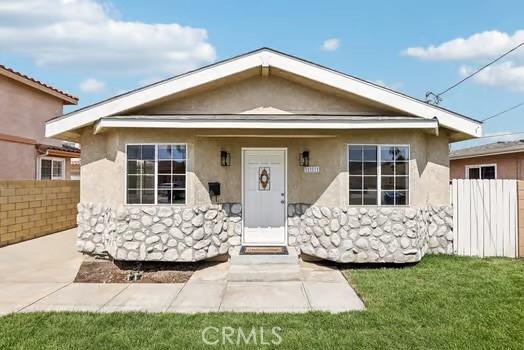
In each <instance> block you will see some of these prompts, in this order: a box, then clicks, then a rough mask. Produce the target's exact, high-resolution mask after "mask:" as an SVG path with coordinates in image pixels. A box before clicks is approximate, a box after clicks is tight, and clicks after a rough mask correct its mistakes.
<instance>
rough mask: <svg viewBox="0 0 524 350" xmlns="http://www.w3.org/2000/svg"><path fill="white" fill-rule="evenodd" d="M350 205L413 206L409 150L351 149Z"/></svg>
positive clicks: (349, 154)
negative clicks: (410, 198) (410, 200)
mask: <svg viewBox="0 0 524 350" xmlns="http://www.w3.org/2000/svg"><path fill="white" fill-rule="evenodd" d="M348 173H349V204H350V205H407V204H409V146H397V145H349V146H348Z"/></svg>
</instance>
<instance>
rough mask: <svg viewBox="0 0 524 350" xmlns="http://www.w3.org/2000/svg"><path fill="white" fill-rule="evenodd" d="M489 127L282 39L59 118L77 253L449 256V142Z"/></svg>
mask: <svg viewBox="0 0 524 350" xmlns="http://www.w3.org/2000/svg"><path fill="white" fill-rule="evenodd" d="M481 132H482V127H481V123H480V122H478V121H476V120H473V119H471V118H468V117H465V116H462V115H460V114H457V113H454V112H452V111H449V110H446V109H443V108H440V107H438V106H434V105H431V104H428V103H425V102H422V101H420V100H417V99H414V98H411V97H409V96H406V95H403V94H401V93H398V92H395V91H392V90H390V89H388V88H385V87H382V86H378V85H376V84H373V83H370V82H367V81H365V80H361V79H358V78H355V77H352V76H349V75H346V74H343V73H340V72H337V71H335V70H332V69H329V68H326V67H323V66H320V65H317V64H314V63H312V62H308V61H305V60H302V59H300V58H297V57H293V56H290V55H287V54H284V53H282V52H278V51H275V50H272V49H267V48H263V49H259V50H256V51H253V52H249V53H246V54H243V55H240V56H237V57H233V58H231V59H228V60H225V61H222V62H218V63H216V64H213V65H210V66H207V67H203V68H201V69H197V70H194V71H191V72H188V73H185V74H181V75H178V76H175V77H173V78H169V79H166V80H163V81H160V82H158V83H155V84H152V85H149V86H146V87H143V88H140V89H137V90H134V91H130V92H128V93H125V94H122V95H118V96H115V97H113V98H110V99H108V100H105V101H102V102H99V103H97V104H94V105H92V106H89V107H86V108H83V109H80V110H78V111H75V112H72V113H69V114H66V115H64V116H61V117H58V118H54V119H52V120H50V121H48V122H47V123H46V135H47V136H48V137H57V138H62V139H66V140H69V141H72V142H80V143H81V144H82V156H81V169H82V171H81V182H80V183H81V202H80V203H79V205H78V209H79V214H78V224H79V229H78V249H79V250H80V251H82V252H85V253H87V254H101V255H109V256H111V257H113V258H114V259H117V260H139V261H157V260H160V261H198V260H203V259H207V258H212V257H215V256H217V255H221V254H226V253H228V252H229V253H230V254H236V253H237V252H238V247H239V246H257V245H258V246H287V247H288V248H289V249H291V248H293V249H294V250H295V251H298V252H299V253H301V254H305V255H310V256H315V257H319V258H323V259H329V260H332V261H342V262H353V261H354V262H395V263H404V262H412V261H418V260H420V259H421V257H422V256H423V255H424V254H425V253H427V252H438V253H445V252H450V249H451V242H452V239H453V236H452V234H451V228H452V223H453V220H452V215H453V214H452V210H451V208H450V206H449V185H448V182H449V158H448V143H449V142H450V141H458V140H466V139H470V138H474V137H478V136H480V135H481Z"/></svg>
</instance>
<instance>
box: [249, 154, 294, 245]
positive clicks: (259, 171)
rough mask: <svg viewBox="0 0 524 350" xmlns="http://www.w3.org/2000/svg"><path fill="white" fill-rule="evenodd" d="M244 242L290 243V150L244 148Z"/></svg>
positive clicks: (265, 243)
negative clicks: (287, 215)
mask: <svg viewBox="0 0 524 350" xmlns="http://www.w3.org/2000/svg"><path fill="white" fill-rule="evenodd" d="M242 152H243V154H242V156H243V157H242V159H243V167H244V171H243V179H242V181H243V189H244V203H243V204H244V205H243V210H242V211H243V222H244V232H243V239H242V241H243V243H244V244H254V245H256V244H260V245H271V244H273V245H284V244H286V151H285V150H284V149H244V150H243V151H242Z"/></svg>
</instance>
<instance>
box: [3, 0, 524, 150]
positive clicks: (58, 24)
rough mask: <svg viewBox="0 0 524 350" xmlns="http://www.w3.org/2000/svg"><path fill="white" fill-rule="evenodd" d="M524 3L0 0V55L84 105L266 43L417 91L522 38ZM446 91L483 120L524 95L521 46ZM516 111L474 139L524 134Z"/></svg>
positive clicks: (437, 86)
mask: <svg viewBox="0 0 524 350" xmlns="http://www.w3.org/2000/svg"><path fill="white" fill-rule="evenodd" d="M522 13H524V2H523V1H487V0H485V1H481V0H477V1H457V0H455V1H448V0H441V1H439V2H438V3H429V2H421V1H401V0H399V1H373V0H367V1H365V2H364V1H327V0H324V1H303V0H302V1H272V0H266V1H263V2H260V1H256V2H255V1H232V0H221V1H174V0H155V1H151V0H150V1H145V0H144V1H143V0H111V1H106V0H0V64H4V65H6V66H8V67H11V68H13V69H15V70H17V71H20V72H23V73H24V74H27V75H29V76H31V77H33V78H36V79H39V80H41V81H44V82H46V83H48V84H51V85H53V86H55V87H57V88H59V89H62V90H64V91H66V92H68V93H70V94H73V95H75V96H77V97H79V98H80V102H79V107H81V106H85V105H89V104H91V103H94V102H97V101H99V100H102V99H105V98H108V97H111V96H113V95H116V94H119V93H122V92H125V91H128V90H132V89H135V88H137V87H140V86H143V85H146V84H149V83H152V82H154V81H157V80H160V79H162V78H166V77H169V76H172V75H175V74H178V73H182V72H185V71H187V70H191V69H194V68H198V67H200V66H203V65H207V64H210V63H213V62H216V61H218V60H222V59H227V58H229V57H231V56H235V55H238V54H241V53H244V52H247V51H251V50H254V49H257V48H260V47H271V48H274V49H277V50H280V51H283V52H286V53H289V54H292V55H295V56H298V57H301V58H304V59H307V60H310V61H313V62H316V63H319V64H321V65H324V66H328V67H331V68H334V69H336V70H340V71H342V72H345V73H348V74H351V75H355V76H357V77H359V78H363V79H366V80H369V81H372V82H375V83H378V84H382V85H385V86H388V87H390V88H392V89H394V90H398V91H400V92H403V93H406V94H408V95H411V96H413V97H416V98H420V99H424V98H425V94H426V92H428V91H432V92H434V93H438V92H441V91H443V90H445V89H446V88H447V87H449V86H451V85H452V84H454V83H455V82H457V81H458V80H460V79H462V78H463V77H464V76H465V75H467V74H468V73H469V72H471V71H473V70H474V69H476V68H478V67H480V66H482V65H484V64H485V63H487V62H489V61H490V60H492V59H494V58H496V57H497V56H498V55H500V54H502V53H504V52H505V51H507V50H509V49H510V48H512V47H514V46H516V45H517V44H519V43H520V42H524V21H523V18H524V17H523V16H522ZM442 97H443V101H442V102H441V103H440V105H441V106H443V107H446V108H449V109H452V110H454V111H456V112H458V113H461V114H465V115H467V116H470V117H472V118H475V119H480V120H481V119H484V118H486V117H488V116H491V115H493V114H495V113H498V112H500V111H502V110H505V109H507V108H509V107H511V106H513V105H516V104H518V103H520V102H524V47H523V48H521V49H520V50H518V51H516V52H514V53H513V54H511V55H509V56H507V57H505V58H504V59H503V60H501V61H499V62H497V63H496V64H494V65H492V66H490V67H489V68H488V69H486V70H484V71H483V72H482V73H480V74H478V75H476V76H475V77H474V78H472V79H470V80H468V81H467V82H465V83H463V84H461V85H459V86H458V87H457V88H455V89H453V90H451V91H450V92H448V93H446V94H444V95H443V96H442ZM76 108H77V107H74V108H68V109H66V111H70V110H73V109H76ZM523 120H524V106H523V107H522V108H520V109H516V110H514V111H512V112H509V113H506V114H504V115H502V116H500V117H497V118H493V119H491V120H489V121H487V122H486V123H485V124H484V134H485V135H487V136H496V135H499V134H505V133H511V132H523V133H522V134H520V135H512V136H498V137H490V138H485V139H482V140H476V141H474V142H473V143H478V142H483V143H486V142H495V141H499V140H510V139H519V138H522V139H524V122H523ZM471 144H472V142H465V143H457V144H454V145H453V146H452V147H453V148H461V147H465V146H468V145H471Z"/></svg>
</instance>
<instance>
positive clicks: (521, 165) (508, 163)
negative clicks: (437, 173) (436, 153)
mask: <svg viewBox="0 0 524 350" xmlns="http://www.w3.org/2000/svg"><path fill="white" fill-rule="evenodd" d="M482 164H497V179H517V180H524V152H520V153H510V154H499V155H493V156H485V157H474V158H467V159H455V160H451V161H450V165H451V167H450V174H451V178H452V179H465V178H466V166H468V165H482Z"/></svg>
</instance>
